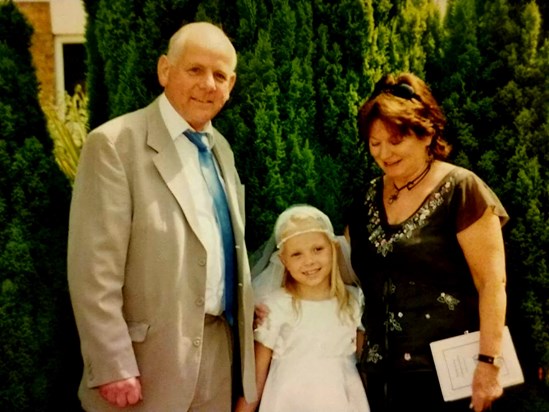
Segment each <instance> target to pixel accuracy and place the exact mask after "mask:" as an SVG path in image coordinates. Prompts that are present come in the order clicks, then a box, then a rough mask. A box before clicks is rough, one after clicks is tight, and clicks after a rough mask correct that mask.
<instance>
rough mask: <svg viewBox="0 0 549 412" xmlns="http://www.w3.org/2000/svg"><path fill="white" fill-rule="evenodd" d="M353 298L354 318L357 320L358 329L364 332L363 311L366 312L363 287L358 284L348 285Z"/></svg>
mask: <svg viewBox="0 0 549 412" xmlns="http://www.w3.org/2000/svg"><path fill="white" fill-rule="evenodd" d="M347 290H348V291H349V293H350V295H351V297H352V299H353V319H354V321H355V324H356V327H357V329H358V330H360V331H362V332H364V331H365V328H364V325H363V324H362V313H363V312H364V293H363V292H362V289H361V288H360V287H357V286H347Z"/></svg>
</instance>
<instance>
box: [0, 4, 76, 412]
mask: <svg viewBox="0 0 549 412" xmlns="http://www.w3.org/2000/svg"><path fill="white" fill-rule="evenodd" d="M0 21H1V24H0V27H1V28H0V36H2V37H0V50H1V51H0V56H1V57H0V79H1V80H0V94H2V102H1V104H0V118H1V119H2V120H0V122H1V127H0V170H2V173H1V174H0V346H1V347H0V382H1V385H0V404H1V405H2V409H3V410H6V411H22V412H24V411H47V410H55V409H56V408H57V406H58V405H59V404H56V402H58V401H59V400H62V402H63V404H66V405H69V403H65V402H64V400H65V399H66V398H65V399H63V397H64V396H65V395H66V394H63V393H62V392H63V390H59V389H58V388H63V386H62V385H65V386H64V387H65V388H68V389H70V390H73V391H74V390H75V388H74V387H72V388H71V387H70V385H69V386H67V385H66V378H67V377H69V376H71V374H70V373H67V372H68V370H67V369H64V365H65V364H64V361H63V356H66V353H63V352H64V349H65V345H64V343H63V341H62V340H61V339H60V338H61V335H64V336H66V337H67V338H69V337H70V335H71V329H70V328H69V327H68V326H70V325H71V324H70V323H69V322H70V319H69V318H68V317H67V315H66V313H70V312H67V311H69V310H70V308H69V307H68V305H67V304H66V303H68V299H67V293H66V284H65V278H66V274H65V268H64V266H65V263H64V262H65V247H66V245H65V236H66V230H67V226H66V219H67V214H68V199H69V188H68V186H67V181H66V180H65V178H64V177H63V175H62V174H61V172H60V171H59V169H58V167H57V165H56V164H55V160H54V158H53V156H52V153H51V149H52V142H51V140H50V139H49V136H48V134H47V132H46V126H45V121H44V116H43V114H42V112H41V111H40V107H39V104H38V95H37V94H38V87H37V80H36V77H35V75H34V69H33V67H32V65H31V63H30V62H31V58H30V53H29V50H28V45H29V43H30V37H29V36H30V34H31V30H30V28H29V26H28V25H27V23H26V22H25V20H24V18H23V17H22V15H21V14H20V13H19V11H18V10H17V9H16V8H15V6H14V5H13V3H11V2H9V3H5V2H4V3H0ZM14 33H16V34H17V35H16V36H15V37H18V39H17V41H14V40H13V39H14ZM63 313H65V314H63ZM60 315H61V316H60ZM72 332H74V327H73V329H72ZM65 342H67V343H68V342H70V340H69V339H67V340H65ZM66 359H68V358H66ZM71 361H74V359H71ZM71 377H72V376H71ZM61 379H64V381H63V382H62V381H61ZM56 405H57V406H56Z"/></svg>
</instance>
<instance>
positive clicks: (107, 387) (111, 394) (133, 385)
mask: <svg viewBox="0 0 549 412" xmlns="http://www.w3.org/2000/svg"><path fill="white" fill-rule="evenodd" d="M99 393H100V394H101V396H102V397H103V398H104V399H105V400H106V401H107V402H109V403H110V404H112V405H114V406H118V407H119V408H124V407H126V406H130V405H135V404H136V403H137V402H139V401H140V400H142V399H143V395H142V394H141V382H140V381H139V378H128V379H122V380H119V381H115V382H109V383H106V384H104V385H101V386H100V387H99Z"/></svg>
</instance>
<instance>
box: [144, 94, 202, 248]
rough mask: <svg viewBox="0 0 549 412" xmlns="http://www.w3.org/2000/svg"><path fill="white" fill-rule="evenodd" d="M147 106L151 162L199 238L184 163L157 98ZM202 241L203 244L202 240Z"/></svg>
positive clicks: (195, 214)
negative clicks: (161, 113) (165, 122)
mask: <svg viewBox="0 0 549 412" xmlns="http://www.w3.org/2000/svg"><path fill="white" fill-rule="evenodd" d="M149 108H150V110H148V121H147V125H148V126H147V127H148V132H147V144H148V145H149V147H151V148H152V149H153V150H155V151H156V152H157V154H156V155H155V156H153V163H154V165H155V166H156V168H157V170H158V172H159V173H160V176H161V177H162V179H163V180H164V182H165V183H166V185H167V186H168V188H169V189H170V191H171V192H172V194H173V196H174V197H175V199H176V200H177V203H179V206H180V207H181V210H182V211H183V215H184V216H185V218H186V220H187V222H188V223H189V225H190V227H191V229H192V230H193V232H194V233H195V234H196V236H197V237H198V238H199V239H200V238H201V233H200V229H199V224H198V220H197V216H198V215H197V213H196V210H195V207H194V203H193V202H192V201H190V198H189V196H190V194H189V190H188V188H189V187H190V183H189V182H188V181H187V177H186V176H185V173H183V168H184V167H185V165H184V164H182V162H181V159H180V158H179V154H178V153H177V149H176V147H175V143H174V141H173V139H172V138H171V136H170V135H169V132H168V130H167V128H166V126H165V124H164V121H163V120H162V116H161V115H160V110H159V108H158V99H157V100H156V101H155V102H154V103H153V104H151V106H149ZM202 243H203V244H204V242H202Z"/></svg>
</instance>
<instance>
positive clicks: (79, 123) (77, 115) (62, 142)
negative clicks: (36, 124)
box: [42, 85, 89, 184]
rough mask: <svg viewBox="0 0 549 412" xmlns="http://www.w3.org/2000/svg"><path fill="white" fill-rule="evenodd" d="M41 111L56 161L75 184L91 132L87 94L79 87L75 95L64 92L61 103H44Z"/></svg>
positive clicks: (76, 88) (75, 90)
mask: <svg viewBox="0 0 549 412" xmlns="http://www.w3.org/2000/svg"><path fill="white" fill-rule="evenodd" d="M42 110H43V111H44V114H45V115H46V120H47V127H48V132H49V134H50V137H51V139H52V140H53V145H54V146H53V154H54V156H55V161H56V162H57V164H58V166H59V168H60V169H61V171H62V172H63V173H64V174H65V175H66V176H67V178H68V179H69V180H70V182H71V184H72V183H73V182H74V178H75V176H76V169H77V167H78V159H79V157H80V151H81V150H82V145H83V144H84V141H85V140H86V136H87V134H88V130H89V123H88V97H87V94H86V93H85V91H84V90H83V89H82V87H81V86H80V85H77V86H76V87H75V89H74V94H73V95H72V96H71V95H70V94H68V93H67V92H65V96H64V99H63V100H62V101H61V102H60V103H58V104H57V105H54V104H44V105H43V106H42Z"/></svg>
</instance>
